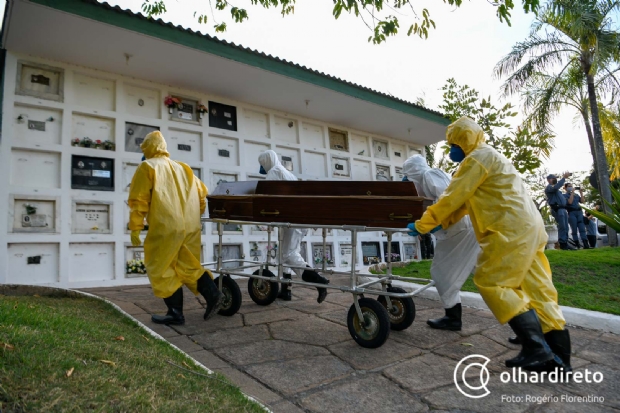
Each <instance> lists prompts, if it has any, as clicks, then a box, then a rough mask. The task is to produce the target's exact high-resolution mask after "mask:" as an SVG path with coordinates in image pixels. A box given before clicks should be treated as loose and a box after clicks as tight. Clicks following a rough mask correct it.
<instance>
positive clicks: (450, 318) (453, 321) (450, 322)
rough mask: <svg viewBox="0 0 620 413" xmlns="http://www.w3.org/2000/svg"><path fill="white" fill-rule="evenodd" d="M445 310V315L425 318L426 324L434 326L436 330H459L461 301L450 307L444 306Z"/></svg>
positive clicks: (460, 324)
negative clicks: (429, 318) (430, 318)
mask: <svg viewBox="0 0 620 413" xmlns="http://www.w3.org/2000/svg"><path fill="white" fill-rule="evenodd" d="M445 311H446V315H445V316H443V317H441V318H435V319H432V320H427V321H426V324H428V325H429V326H431V328H436V329H438V330H450V331H461V326H462V325H463V323H462V322H461V314H462V307H461V303H458V304H457V305H455V306H454V307H452V308H446V309H445Z"/></svg>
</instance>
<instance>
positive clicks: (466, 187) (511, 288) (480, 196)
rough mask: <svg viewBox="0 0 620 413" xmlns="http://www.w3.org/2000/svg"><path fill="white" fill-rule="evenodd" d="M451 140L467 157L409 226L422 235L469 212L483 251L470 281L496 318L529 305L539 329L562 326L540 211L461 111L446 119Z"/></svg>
mask: <svg viewBox="0 0 620 413" xmlns="http://www.w3.org/2000/svg"><path fill="white" fill-rule="evenodd" d="M446 137H447V140H448V143H449V144H455V145H458V146H460V147H461V149H463V151H464V152H465V155H466V156H465V159H464V160H463V162H461V165H460V166H459V168H458V170H457V171H456V173H455V175H454V177H453V178H452V181H451V182H450V185H449V186H448V188H446V191H445V192H444V193H443V195H442V196H441V197H440V198H439V200H438V201H437V203H436V204H434V205H432V206H431V207H429V208H428V209H427V210H426V212H425V213H424V215H423V216H422V218H421V219H420V220H418V221H416V223H415V226H416V229H417V230H418V232H420V233H421V234H423V233H427V232H429V231H430V230H431V229H433V228H435V227H436V226H437V225H440V224H441V225H442V226H443V228H447V227H449V226H450V225H452V224H453V223H455V222H458V221H459V220H460V219H461V218H462V217H463V216H464V215H465V214H469V217H470V218H471V222H472V224H473V226H474V231H475V233H476V238H477V239H478V243H479V244H480V247H481V249H482V251H481V252H480V255H479V256H478V261H477V264H476V269H475V271H474V283H475V284H476V286H477V287H478V291H480V294H481V295H482V298H483V299H484V301H485V302H486V304H487V305H488V306H489V308H490V309H491V311H492V312H493V314H494V315H495V317H496V318H497V319H498V321H499V322H500V323H502V324H504V323H506V322H508V321H509V320H511V319H512V318H513V317H515V316H517V315H519V314H521V313H523V312H525V311H527V310H529V309H532V308H533V309H535V310H536V313H537V314H538V317H539V318H540V322H541V325H542V329H543V332H548V331H551V330H562V329H563V328H564V324H565V321H564V317H563V316H562V311H561V310H560V307H559V306H558V304H557V301H558V294H557V291H556V289H555V287H554V286H553V282H552V281H551V268H550V267H549V261H548V260H547V257H546V256H545V253H544V250H545V244H546V243H547V234H546V232H545V227H544V224H543V221H542V218H541V216H540V214H539V213H538V211H537V210H536V207H535V206H534V202H532V199H531V197H530V196H529V194H528V191H527V189H526V188H525V185H524V184H523V182H522V181H521V178H520V177H519V175H518V173H517V171H516V169H515V168H514V166H513V165H512V164H511V163H510V161H508V160H507V159H506V158H505V157H504V156H502V155H501V154H499V153H498V152H497V151H496V150H495V149H493V148H492V147H490V146H489V145H487V144H486V143H484V133H483V131H482V129H481V128H480V126H478V125H477V124H476V123H475V122H474V121H473V120H471V119H469V118H467V117H463V118H461V119H459V120H457V121H456V122H454V123H452V124H451V125H450V126H448V130H447V132H446Z"/></svg>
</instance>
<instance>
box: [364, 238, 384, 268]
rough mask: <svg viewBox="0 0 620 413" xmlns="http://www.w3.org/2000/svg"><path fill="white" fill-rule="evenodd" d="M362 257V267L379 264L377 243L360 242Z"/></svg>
mask: <svg viewBox="0 0 620 413" xmlns="http://www.w3.org/2000/svg"><path fill="white" fill-rule="evenodd" d="M362 257H363V260H364V265H372V264H378V263H380V262H381V254H380V252H379V243H378V242H362Z"/></svg>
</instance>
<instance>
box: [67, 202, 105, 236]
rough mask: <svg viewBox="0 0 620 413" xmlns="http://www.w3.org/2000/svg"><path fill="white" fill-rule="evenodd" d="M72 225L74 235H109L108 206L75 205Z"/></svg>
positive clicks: (93, 204) (96, 204) (94, 204)
mask: <svg viewBox="0 0 620 413" xmlns="http://www.w3.org/2000/svg"><path fill="white" fill-rule="evenodd" d="M72 223H73V225H72V227H73V233H74V234H90V233H109V232H110V205H109V204H99V203H88V204H87V203H76V204H75V212H74V214H73V217H72Z"/></svg>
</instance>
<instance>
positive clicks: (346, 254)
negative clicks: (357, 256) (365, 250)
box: [340, 244, 354, 267]
mask: <svg viewBox="0 0 620 413" xmlns="http://www.w3.org/2000/svg"><path fill="white" fill-rule="evenodd" d="M353 261H354V260H353V246H352V245H351V244H340V266H341V267H350V266H351V263H352V262H353Z"/></svg>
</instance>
